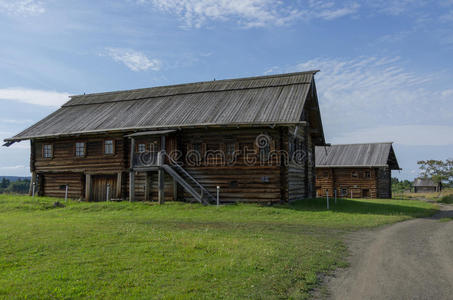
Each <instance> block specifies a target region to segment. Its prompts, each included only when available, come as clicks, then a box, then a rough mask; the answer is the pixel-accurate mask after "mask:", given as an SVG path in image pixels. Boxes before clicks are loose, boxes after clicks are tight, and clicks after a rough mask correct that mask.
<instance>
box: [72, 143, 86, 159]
mask: <svg viewBox="0 0 453 300" xmlns="http://www.w3.org/2000/svg"><path fill="white" fill-rule="evenodd" d="M77 144H83V155H77ZM74 157H75V158H85V157H87V142H86V141H77V142H75V143H74Z"/></svg>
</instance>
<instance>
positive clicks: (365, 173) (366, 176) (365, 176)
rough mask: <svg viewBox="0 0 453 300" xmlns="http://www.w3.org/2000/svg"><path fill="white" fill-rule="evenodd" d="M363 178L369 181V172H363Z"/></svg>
mask: <svg viewBox="0 0 453 300" xmlns="http://www.w3.org/2000/svg"><path fill="white" fill-rule="evenodd" d="M363 178H366V179H370V178H371V171H365V172H363Z"/></svg>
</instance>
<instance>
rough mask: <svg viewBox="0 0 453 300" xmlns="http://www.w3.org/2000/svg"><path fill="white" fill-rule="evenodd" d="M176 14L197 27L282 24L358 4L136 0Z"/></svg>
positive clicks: (337, 13) (332, 15)
mask: <svg viewBox="0 0 453 300" xmlns="http://www.w3.org/2000/svg"><path fill="white" fill-rule="evenodd" d="M137 2H138V3H140V4H147V3H151V4H152V5H153V6H154V7H156V8H158V9H159V10H162V11H165V12H168V13H171V14H175V15H177V16H179V17H180V18H181V19H182V20H183V21H184V23H185V25H186V27H195V28H200V27H201V26H202V25H204V24H205V23H207V22H208V21H231V20H233V21H235V22H237V23H238V24H240V25H242V26H245V27H263V26H268V25H274V26H281V25H285V24H288V23H290V22H292V21H294V20H296V19H301V20H309V19H312V18H319V19H325V20H332V19H336V18H339V17H343V16H346V15H350V14H353V13H355V12H356V11H357V9H358V7H359V5H358V4H356V3H351V4H346V5H344V4H336V3H335V2H333V1H326V0H309V1H294V2H291V3H290V4H288V2H284V1H274V0H138V1H137Z"/></svg>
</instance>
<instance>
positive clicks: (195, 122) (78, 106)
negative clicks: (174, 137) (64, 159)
mask: <svg viewBox="0 0 453 300" xmlns="http://www.w3.org/2000/svg"><path fill="white" fill-rule="evenodd" d="M316 72H317V71H307V72H299V73H290V74H281V75H272V76H261V77H249V78H240V79H229V80H218V81H209V82H198V83H189V84H180V85H172V86H161V87H154V88H146V89H137V90H127V91H117V92H108V93H97V94H87V95H78V96H72V97H71V99H70V100H69V101H68V102H67V103H66V104H64V105H63V106H62V107H61V108H60V109H58V110H57V111H55V112H54V113H52V114H50V115H49V116H47V117H46V118H44V119H43V120H41V121H39V122H38V123H36V124H34V125H33V126H31V127H30V128H28V129H26V130H24V131H23V132H21V133H19V134H18V135H16V136H14V137H12V138H9V139H5V141H6V142H14V141H19V140H26V139H33V138H42V137H56V136H64V135H77V134H87V133H97V132H110V131H127V130H145V129H161V128H179V127H196V126H222V125H235V124H255V125H260V124H270V125H279V124H291V123H292V124H296V123H298V122H300V120H301V115H302V111H303V108H304V104H305V101H306V98H307V96H308V94H309V92H310V91H313V90H314V93H316V90H315V88H314V75H315V74H316ZM311 87H313V89H311ZM321 135H322V140H323V139H324V136H323V134H322V127H321Z"/></svg>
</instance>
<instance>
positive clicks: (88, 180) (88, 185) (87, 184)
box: [85, 174, 91, 201]
mask: <svg viewBox="0 0 453 300" xmlns="http://www.w3.org/2000/svg"><path fill="white" fill-rule="evenodd" d="M90 197H91V174H86V175H85V201H90V200H91V199H90Z"/></svg>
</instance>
